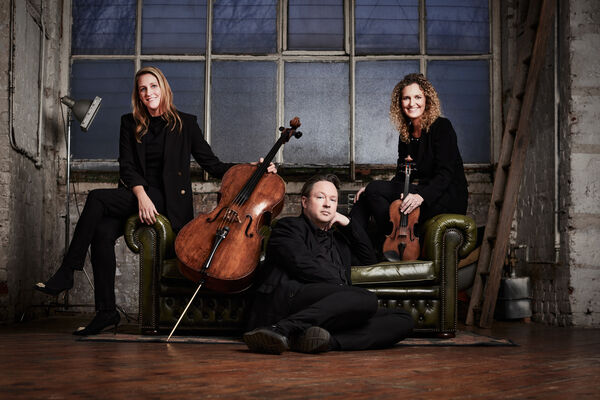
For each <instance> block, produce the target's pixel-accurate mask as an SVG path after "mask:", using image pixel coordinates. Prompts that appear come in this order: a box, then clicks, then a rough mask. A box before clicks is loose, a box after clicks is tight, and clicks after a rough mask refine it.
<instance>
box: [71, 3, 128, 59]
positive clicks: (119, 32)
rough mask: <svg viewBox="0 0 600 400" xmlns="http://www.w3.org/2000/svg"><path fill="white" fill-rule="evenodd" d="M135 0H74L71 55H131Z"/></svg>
mask: <svg viewBox="0 0 600 400" xmlns="http://www.w3.org/2000/svg"><path fill="white" fill-rule="evenodd" d="M135 12H136V1H135V0H120V1H116V0H112V1H103V0H73V11H72V13H73V43H72V44H71V52H72V54H133V50H134V47H135Z"/></svg>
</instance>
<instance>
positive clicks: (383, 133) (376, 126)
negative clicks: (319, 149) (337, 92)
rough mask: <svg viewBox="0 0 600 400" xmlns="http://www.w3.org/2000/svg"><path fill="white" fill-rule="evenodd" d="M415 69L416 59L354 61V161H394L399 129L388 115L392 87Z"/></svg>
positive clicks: (369, 162) (363, 162)
mask: <svg viewBox="0 0 600 400" xmlns="http://www.w3.org/2000/svg"><path fill="white" fill-rule="evenodd" d="M418 71H419V62H418V61H369V62H359V63H356V139H355V149H356V150H355V158H356V163H358V164H396V159H397V158H398V132H397V131H396V130H395V129H394V127H393V126H392V123H391V122H390V116H389V115H390V99H391V96H392V90H394V86H396V84H397V83H398V82H399V81H400V80H402V78H403V77H404V75H406V74H409V73H411V72H418Z"/></svg>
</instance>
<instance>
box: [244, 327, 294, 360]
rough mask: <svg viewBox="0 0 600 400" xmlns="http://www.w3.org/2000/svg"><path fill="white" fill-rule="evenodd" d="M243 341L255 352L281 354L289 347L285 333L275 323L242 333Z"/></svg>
mask: <svg viewBox="0 0 600 400" xmlns="http://www.w3.org/2000/svg"><path fill="white" fill-rule="evenodd" d="M244 342H245V343H246V346H248V349H250V351H252V352H255V353H266V354H281V353H283V352H284V351H286V350H289V348H290V346H289V345H288V338H287V335H286V334H285V332H283V331H282V330H281V328H279V326H277V325H272V326H269V327H264V328H258V329H255V330H253V331H250V332H246V333H244Z"/></svg>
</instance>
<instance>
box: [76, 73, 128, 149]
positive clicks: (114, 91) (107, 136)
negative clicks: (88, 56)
mask: <svg viewBox="0 0 600 400" xmlns="http://www.w3.org/2000/svg"><path fill="white" fill-rule="evenodd" d="M71 74H72V76H71V97H72V98H74V99H75V100H79V99H90V100H92V99H94V97H95V96H99V97H101V98H102V103H101V104H100V109H99V110H98V114H96V117H95V118H94V121H93V122H92V125H91V126H90V129H89V130H88V131H87V132H82V131H81V129H80V128H79V123H77V121H75V120H73V123H72V124H73V125H72V128H71V153H72V154H73V158H84V159H88V158H89V159H94V158H100V159H116V158H117V156H118V154H119V125H120V123H121V115H123V114H126V113H128V112H131V91H132V89H133V75H134V71H133V62H130V61H74V62H73V67H72V69H71Z"/></svg>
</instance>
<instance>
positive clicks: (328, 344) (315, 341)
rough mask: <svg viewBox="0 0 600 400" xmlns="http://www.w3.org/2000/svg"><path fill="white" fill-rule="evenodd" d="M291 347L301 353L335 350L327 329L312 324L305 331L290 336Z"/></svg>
mask: <svg viewBox="0 0 600 400" xmlns="http://www.w3.org/2000/svg"><path fill="white" fill-rule="evenodd" d="M290 348H291V349H292V351H297V352H300V353H309V354H316V353H324V352H326V351H329V350H333V348H334V346H333V345H332V337H331V335H330V334H329V332H328V331H327V330H326V329H323V328H320V327H318V326H311V327H310V328H308V329H307V330H306V331H304V332H303V333H301V334H299V335H294V336H292V337H291V338H290Z"/></svg>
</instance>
